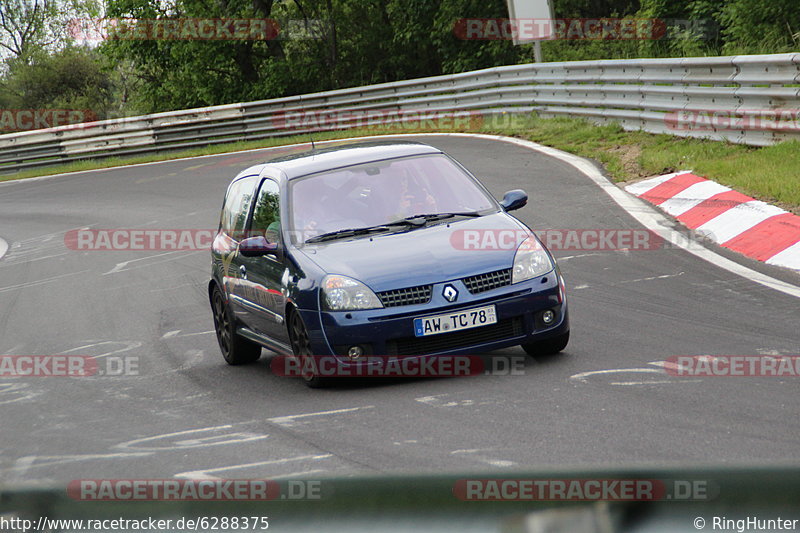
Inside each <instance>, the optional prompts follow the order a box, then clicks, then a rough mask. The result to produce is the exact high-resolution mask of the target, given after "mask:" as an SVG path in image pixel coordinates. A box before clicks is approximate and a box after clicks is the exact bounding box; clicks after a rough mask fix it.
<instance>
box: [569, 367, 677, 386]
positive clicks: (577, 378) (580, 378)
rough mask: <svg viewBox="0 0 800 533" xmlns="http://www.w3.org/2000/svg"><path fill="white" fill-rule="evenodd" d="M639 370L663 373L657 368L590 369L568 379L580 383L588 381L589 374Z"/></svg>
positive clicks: (624, 372) (644, 372) (631, 372)
mask: <svg viewBox="0 0 800 533" xmlns="http://www.w3.org/2000/svg"><path fill="white" fill-rule="evenodd" d="M640 372H641V373H643V374H663V373H664V371H663V370H659V369H657V368H613V369H611V370H591V371H589V372H579V373H577V374H573V375H571V376H570V377H569V379H574V380H575V381H580V382H582V383H589V380H588V379H586V378H588V377H589V376H600V375H603V374H635V373H640Z"/></svg>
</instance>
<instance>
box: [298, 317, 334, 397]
mask: <svg viewBox="0 0 800 533" xmlns="http://www.w3.org/2000/svg"><path fill="white" fill-rule="evenodd" d="M289 340H290V341H291V343H292V353H294V356H295V357H297V358H298V359H299V360H300V368H302V369H303V375H302V377H303V382H305V384H306V385H307V386H308V387H310V388H312V389H319V388H322V387H327V386H328V385H330V383H331V380H330V378H324V377H321V376H319V375H317V373H316V372H313V371H311V370H308V371H307V370H306V368H316V361H315V360H314V354H313V353H312V351H311V341H310V339H309V337H308V330H307V329H306V325H305V323H304V322H303V318H302V317H301V316H300V313H299V312H297V311H296V310H292V311H291V312H290V313H289Z"/></svg>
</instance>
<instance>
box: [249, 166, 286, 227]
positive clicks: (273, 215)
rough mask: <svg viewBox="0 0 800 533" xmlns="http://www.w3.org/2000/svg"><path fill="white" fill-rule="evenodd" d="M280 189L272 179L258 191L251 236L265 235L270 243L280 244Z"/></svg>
mask: <svg viewBox="0 0 800 533" xmlns="http://www.w3.org/2000/svg"><path fill="white" fill-rule="evenodd" d="M280 221H281V214H280V189H279V188H278V184H277V183H275V182H274V181H272V180H271V179H265V180H264V183H262V184H261V189H260V190H259V191H258V200H257V201H256V207H255V211H254V212H253V222H252V224H251V225H250V235H251V236H256V235H263V236H264V237H266V238H267V240H268V241H269V242H278V240H279V236H280V231H281V224H280Z"/></svg>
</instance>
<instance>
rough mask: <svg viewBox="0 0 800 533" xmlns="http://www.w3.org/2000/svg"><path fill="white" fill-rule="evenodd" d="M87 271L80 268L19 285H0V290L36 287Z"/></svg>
mask: <svg viewBox="0 0 800 533" xmlns="http://www.w3.org/2000/svg"><path fill="white" fill-rule="evenodd" d="M87 272H89V271H88V270H81V271H80V272H73V273H72V274H61V275H60V276H53V277H52V278H45V279H40V280H36V281H29V282H28V283H20V284H19V285H10V286H8V287H0V292H6V291H11V290H14V289H27V288H29V287H36V286H38V285H44V284H45V283H51V282H53V281H58V280H60V279H64V278H68V277H71V276H79V275H81V274H85V273H87Z"/></svg>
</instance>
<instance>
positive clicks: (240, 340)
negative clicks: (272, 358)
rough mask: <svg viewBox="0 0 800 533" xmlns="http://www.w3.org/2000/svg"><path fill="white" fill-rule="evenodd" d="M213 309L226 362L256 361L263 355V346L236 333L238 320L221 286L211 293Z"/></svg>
mask: <svg viewBox="0 0 800 533" xmlns="http://www.w3.org/2000/svg"><path fill="white" fill-rule="evenodd" d="M211 311H212V313H213V314H214V331H216V333H217V342H218V343H219V349H220V351H221V352H222V357H224V358H225V362H226V363H228V364H229V365H246V364H249V363H254V362H256V361H257V360H258V358H259V357H261V346H259V345H258V344H256V343H255V342H253V341H251V340H249V339H245V338H244V337H242V336H241V335H239V334H238V333H236V321H235V320H234V318H233V315H232V313H231V312H230V308H229V307H228V304H227V303H226V302H225V298H224V297H223V296H222V291H220V290H219V287H214V290H213V291H212V293H211Z"/></svg>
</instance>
